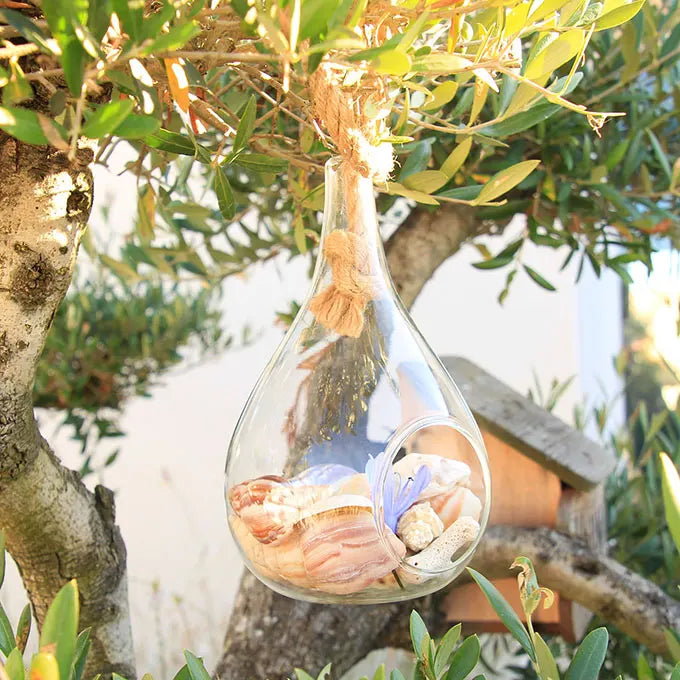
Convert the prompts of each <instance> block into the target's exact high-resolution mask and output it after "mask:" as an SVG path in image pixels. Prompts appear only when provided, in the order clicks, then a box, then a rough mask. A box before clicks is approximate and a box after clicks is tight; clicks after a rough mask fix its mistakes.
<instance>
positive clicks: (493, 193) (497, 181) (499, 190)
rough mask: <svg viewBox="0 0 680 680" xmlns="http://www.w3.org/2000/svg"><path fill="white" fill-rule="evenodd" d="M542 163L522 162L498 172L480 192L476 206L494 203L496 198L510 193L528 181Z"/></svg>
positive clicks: (475, 202)
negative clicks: (521, 183)
mask: <svg viewBox="0 0 680 680" xmlns="http://www.w3.org/2000/svg"><path fill="white" fill-rule="evenodd" d="M539 163H540V161H521V162H520V163H516V164H515V165H511V166H510V167H509V168H504V169H503V170H501V171H500V172H497V173H496V174H495V175H494V176H493V177H492V178H491V179H490V180H489V181H488V182H487V183H486V184H485V185H484V187H483V188H482V190H481V191H480V192H479V196H477V198H476V199H475V201H474V204H475V205H479V204H480V203H487V202H489V201H493V200H494V199H495V198H498V197H499V196H501V195H503V194H505V193H506V192H507V191H510V189H512V188H513V187H515V186H517V185H518V184H519V183H520V182H522V181H523V180H524V179H526V178H527V177H528V176H529V175H530V174H531V173H532V172H533V171H534V170H535V169H536V167H537V166H538V165H539Z"/></svg>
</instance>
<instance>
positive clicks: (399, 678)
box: [390, 668, 406, 680]
mask: <svg viewBox="0 0 680 680" xmlns="http://www.w3.org/2000/svg"><path fill="white" fill-rule="evenodd" d="M390 680H406V678H404V674H403V673H402V672H401V671H400V670H399V669H397V668H395V669H394V670H393V671H392V672H391V673H390Z"/></svg>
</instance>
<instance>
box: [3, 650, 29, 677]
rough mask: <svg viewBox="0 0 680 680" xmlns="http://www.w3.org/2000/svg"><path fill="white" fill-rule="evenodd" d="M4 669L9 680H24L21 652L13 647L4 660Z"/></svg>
mask: <svg viewBox="0 0 680 680" xmlns="http://www.w3.org/2000/svg"><path fill="white" fill-rule="evenodd" d="M5 671H7V675H8V676H9V680H24V674H25V673H24V659H23V657H22V656H21V652H20V651H19V650H18V649H17V648H16V647H15V648H14V649H13V650H12V651H11V652H10V653H9V656H8V657H7V660H6V661H5Z"/></svg>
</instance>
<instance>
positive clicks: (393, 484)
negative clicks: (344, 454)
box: [366, 451, 432, 531]
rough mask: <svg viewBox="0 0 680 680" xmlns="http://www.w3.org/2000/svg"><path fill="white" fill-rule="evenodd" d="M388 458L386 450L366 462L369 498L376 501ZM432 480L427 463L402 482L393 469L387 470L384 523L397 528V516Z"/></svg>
mask: <svg viewBox="0 0 680 680" xmlns="http://www.w3.org/2000/svg"><path fill="white" fill-rule="evenodd" d="M390 462H391V461H390V458H389V456H388V455H387V452H386V451H383V452H382V453H380V454H378V455H377V456H376V457H375V458H373V456H369V457H368V462H367V463H366V476H367V477H368V483H369V484H370V487H371V499H372V500H373V502H374V503H375V502H376V499H377V498H378V497H379V495H380V477H381V475H382V473H383V471H384V469H385V467H389V466H390ZM431 480H432V473H431V472H430V468H429V467H427V465H421V466H420V467H419V468H418V469H417V470H416V473H415V475H414V476H413V477H409V478H408V479H407V480H406V481H404V482H402V479H401V476H400V475H399V474H398V473H396V472H393V471H391V470H390V471H388V473H387V476H386V477H385V488H384V493H383V511H384V514H385V524H387V526H388V527H389V528H390V529H392V531H396V530H397V523H398V522H399V518H400V517H401V516H402V515H403V514H404V513H405V512H406V511H407V510H408V509H409V508H410V507H411V506H412V505H413V504H414V503H415V502H416V501H417V500H418V496H420V494H421V493H422V492H423V489H425V488H426V487H427V485H428V484H429V483H430V481H431Z"/></svg>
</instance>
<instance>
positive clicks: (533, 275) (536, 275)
mask: <svg viewBox="0 0 680 680" xmlns="http://www.w3.org/2000/svg"><path fill="white" fill-rule="evenodd" d="M522 266H523V267H524V271H525V272H526V273H527V274H529V276H530V277H531V278H532V279H533V280H534V281H535V282H536V283H537V284H538V285H539V286H540V287H541V288H545V289H546V290H550V291H555V290H557V289H556V288H555V286H553V285H552V283H550V281H547V280H546V279H544V278H543V277H542V276H541V275H540V274H539V273H538V272H537V271H536V270H535V269H532V268H531V267H529V266H527V265H526V264H525V265H522Z"/></svg>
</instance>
